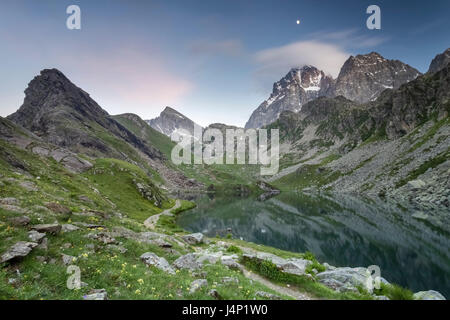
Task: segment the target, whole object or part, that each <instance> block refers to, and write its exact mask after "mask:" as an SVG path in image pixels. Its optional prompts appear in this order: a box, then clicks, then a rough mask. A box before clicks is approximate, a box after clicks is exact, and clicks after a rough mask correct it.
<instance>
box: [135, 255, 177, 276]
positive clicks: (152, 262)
mask: <svg viewBox="0 0 450 320" xmlns="http://www.w3.org/2000/svg"><path fill="white" fill-rule="evenodd" d="M141 260H142V261H143V262H144V263H145V264H146V265H148V266H154V267H156V268H158V269H161V270H162V271H164V272H167V273H169V274H175V271H174V270H173V269H172V267H171V266H170V265H169V263H168V262H167V260H166V259H164V258H162V257H158V256H157V255H156V254H154V253H153V252H146V253H144V254H143V255H141Z"/></svg>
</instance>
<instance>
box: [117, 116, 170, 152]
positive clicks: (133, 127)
mask: <svg viewBox="0 0 450 320" xmlns="http://www.w3.org/2000/svg"><path fill="white" fill-rule="evenodd" d="M136 117H137V116H136ZM112 118H113V119H115V120H116V121H117V122H119V123H120V124H121V125H123V126H124V127H125V128H127V129H128V130H130V131H131V132H132V133H134V135H136V136H137V137H139V138H141V139H142V140H144V141H147V142H149V143H150V145H152V146H154V147H155V148H157V149H158V150H159V151H161V152H162V153H163V154H164V155H166V157H167V158H168V159H170V153H171V151H172V148H173V146H175V143H174V142H172V140H170V138H169V137H167V136H166V135H165V134H162V133H160V132H158V131H156V130H155V129H153V128H152V127H150V126H149V125H148V124H147V123H146V122H145V121H144V120H142V119H140V118H136V121H138V123H136V122H135V121H133V120H131V119H130V118H129V117H127V115H126V114H125V115H116V116H112Z"/></svg>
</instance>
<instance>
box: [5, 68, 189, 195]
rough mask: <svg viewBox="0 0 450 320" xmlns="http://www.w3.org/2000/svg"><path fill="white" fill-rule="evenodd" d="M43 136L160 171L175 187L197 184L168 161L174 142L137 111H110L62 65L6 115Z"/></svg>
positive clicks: (43, 74)
mask: <svg viewBox="0 0 450 320" xmlns="http://www.w3.org/2000/svg"><path fill="white" fill-rule="evenodd" d="M7 118H8V119H9V120H11V121H12V122H14V123H16V124H18V125H19V126H21V127H23V128H25V129H27V130H29V131H30V132H31V133H32V134H34V135H35V136H36V137H38V138H39V139H41V140H42V141H44V142H46V143H49V144H51V145H54V146H58V147H60V148H63V149H64V150H70V151H71V152H73V153H75V154H83V155H86V156H88V157H91V158H92V159H95V158H115V159H119V160H125V161H127V162H129V163H132V164H135V165H137V166H139V167H140V168H141V169H143V170H145V171H146V172H147V173H148V174H149V175H150V176H153V175H154V174H155V173H156V172H157V173H158V175H159V176H160V177H161V178H162V180H164V181H162V182H163V183H166V185H167V186H168V187H170V188H172V187H173V188H179V187H182V188H184V187H186V186H188V187H192V186H193V185H194V184H195V183H194V181H188V179H187V178H186V177H185V176H184V175H183V174H182V173H181V172H180V171H179V170H176V169H174V168H172V167H170V165H169V164H168V161H167V159H168V152H169V151H168V150H169V149H170V147H171V143H172V142H171V141H170V139H169V138H167V137H166V136H164V135H162V134H160V133H159V132H156V131H155V130H153V129H152V128H150V127H149V126H148V125H147V123H145V122H144V120H142V119H140V118H139V117H138V116H137V115H132V114H128V115H119V116H110V115H109V114H108V113H107V112H106V111H105V110H103V109H102V108H101V107H100V106H99V105H98V104H97V103H96V102H95V101H94V100H93V99H92V98H91V97H90V96H89V94H88V93H86V92H85V91H83V90H82V89H80V88H78V87H77V86H76V85H75V84H73V83H72V82H71V81H70V80H69V79H68V78H67V77H66V76H65V75H64V74H63V73H62V72H60V71H59V70H57V69H46V70H43V71H41V73H40V75H38V76H36V77H35V78H34V79H33V80H32V81H31V82H30V83H29V85H28V88H27V89H26V90H25V100H24V103H23V105H22V106H21V107H20V108H19V110H17V111H16V112H15V113H13V114H11V115H9V116H8V117H7Z"/></svg>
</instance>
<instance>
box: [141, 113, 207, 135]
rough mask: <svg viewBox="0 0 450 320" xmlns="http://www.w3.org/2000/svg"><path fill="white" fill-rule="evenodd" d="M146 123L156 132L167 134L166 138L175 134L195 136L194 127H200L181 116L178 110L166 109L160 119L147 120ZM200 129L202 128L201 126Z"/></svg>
mask: <svg viewBox="0 0 450 320" xmlns="http://www.w3.org/2000/svg"><path fill="white" fill-rule="evenodd" d="M146 122H147V123H148V124H149V125H150V126H151V127H152V128H153V129H155V130H157V131H159V132H161V133H163V134H165V135H166V136H169V137H170V136H171V135H172V133H173V132H178V133H180V134H184V133H185V132H189V134H190V135H191V136H193V135H194V127H195V126H199V125H198V124H196V123H195V122H194V121H192V120H191V119H189V118H188V117H186V116H185V115H183V114H181V113H180V112H178V111H177V110H175V109H173V108H171V107H166V108H165V109H164V110H163V111H162V112H161V114H160V115H159V117H157V118H155V119H151V120H146ZM199 127H200V126H199Z"/></svg>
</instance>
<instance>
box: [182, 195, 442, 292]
mask: <svg viewBox="0 0 450 320" xmlns="http://www.w3.org/2000/svg"><path fill="white" fill-rule="evenodd" d="M195 202H196V203H197V205H198V206H197V208H195V209H193V210H190V211H187V212H185V213H183V214H181V215H180V216H179V218H178V220H177V221H178V224H179V225H180V226H181V227H182V228H184V229H186V230H189V231H192V232H203V233H205V234H207V235H208V236H216V235H221V236H224V235H226V234H227V233H229V231H227V230H228V229H231V233H232V235H233V237H234V238H242V239H243V240H246V241H251V242H255V243H258V244H264V245H269V246H273V247H276V248H280V249H284V250H288V251H294V252H305V251H311V252H312V253H314V254H315V255H316V257H317V258H318V260H319V261H321V262H328V263H330V264H331V265H335V266H352V267H356V266H365V267H367V266H369V265H378V266H379V267H380V268H381V275H382V276H383V277H384V278H386V279H387V280H388V281H390V282H394V283H397V284H400V285H402V286H405V287H407V288H410V289H411V290H413V291H415V292H416V291H420V290H430V289H433V290H437V291H439V292H441V293H442V294H444V296H446V297H447V298H450V250H449V248H450V235H449V233H448V232H446V231H444V230H441V229H440V228H436V227H433V226H432V225H431V224H429V223H428V222H426V221H423V220H417V219H415V218H412V217H411V213H410V212H408V211H407V210H404V209H401V208H400V207H399V206H396V205H392V204H388V203H385V202H383V201H379V202H374V201H372V200H371V201H369V200H366V199H362V198H358V197H351V196H329V195H326V196H324V195H321V196H314V197H312V196H306V195H302V194H298V193H293V192H292V193H289V192H287V193H281V194H280V195H278V196H276V197H274V198H271V199H268V200H266V201H258V200H257V199H255V198H240V197H229V196H217V195H211V194H209V195H199V196H197V197H196V199H195ZM447 214H448V213H447Z"/></svg>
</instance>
